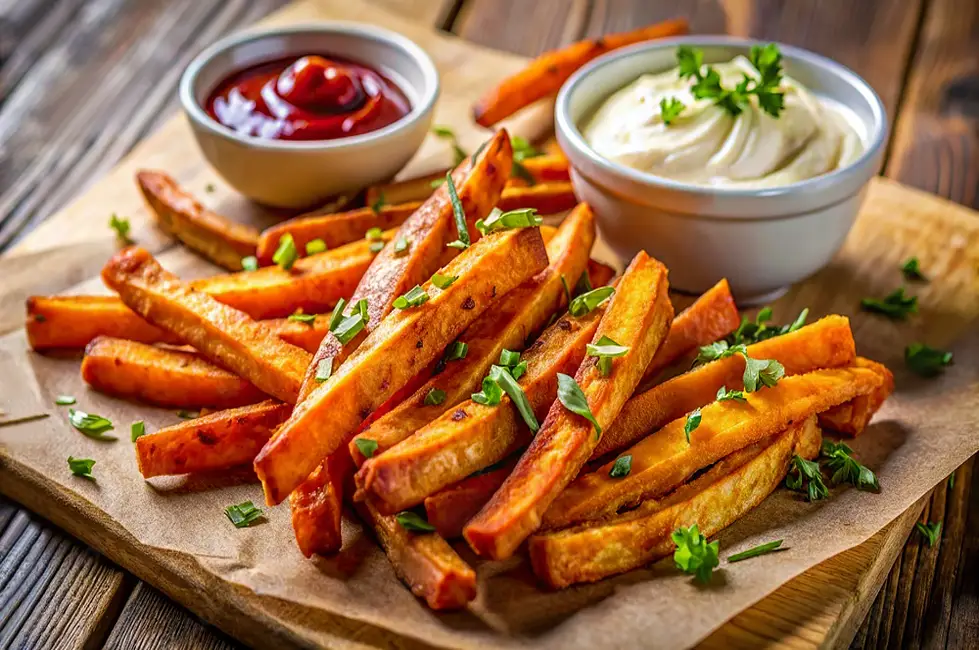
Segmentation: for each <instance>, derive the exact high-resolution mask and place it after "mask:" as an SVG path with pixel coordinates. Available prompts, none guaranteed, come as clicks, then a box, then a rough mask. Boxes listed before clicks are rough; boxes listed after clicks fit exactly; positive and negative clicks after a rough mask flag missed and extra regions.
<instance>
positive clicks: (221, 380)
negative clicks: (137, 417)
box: [82, 336, 266, 409]
mask: <svg viewBox="0 0 979 650" xmlns="http://www.w3.org/2000/svg"><path fill="white" fill-rule="evenodd" d="M82 379H84V380H85V382H86V383H87V384H88V385H89V386H91V387H92V388H94V389H95V390H98V391H100V392H103V393H106V394H108V395H113V396H116V397H121V398H123V399H135V400H139V401H142V402H147V403H149V404H155V405H157V406H164V407H172V408H190V409H197V408H202V407H205V406H209V407H214V408H219V409H225V408H232V407H235V406H244V405H246V404H255V403H257V402H261V401H262V400H264V399H266V396H265V395H264V394H263V393H262V392H261V391H260V390H258V389H257V388H255V387H254V386H252V385H251V384H249V383H248V382H247V381H245V380H244V379H241V378H240V377H237V376H236V375H234V374H232V373H230V372H228V371H227V370H223V369H222V368H218V367H217V366H215V365H213V364H210V363H208V362H207V361H205V360H204V359H202V358H201V357H200V356H198V355H197V354H195V353H193V352H184V351H181V350H172V349H165V348H158V347H154V346H152V345H147V344H145V343H137V342H135V341H125V340H122V339H113V338H108V337H104V336H101V337H99V338H96V339H95V340H93V341H92V342H91V343H89V344H88V347H87V348H86V349H85V358H84V359H83V360H82Z"/></svg>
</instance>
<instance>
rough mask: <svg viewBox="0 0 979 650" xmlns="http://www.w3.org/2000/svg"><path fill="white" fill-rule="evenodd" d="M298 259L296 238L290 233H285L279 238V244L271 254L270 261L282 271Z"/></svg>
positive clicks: (289, 267) (290, 266) (286, 269)
mask: <svg viewBox="0 0 979 650" xmlns="http://www.w3.org/2000/svg"><path fill="white" fill-rule="evenodd" d="M297 259H299V251H297V250H296V240H295V239H293V238H292V234H291V233H286V234H284V235H282V237H280V238H279V246H278V248H276V249H275V254H274V255H272V261H273V262H274V263H275V264H277V265H278V266H279V268H281V269H282V270H284V271H288V270H289V269H291V268H292V265H293V264H295V263H296V260H297Z"/></svg>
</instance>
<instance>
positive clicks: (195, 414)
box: [177, 410, 201, 420]
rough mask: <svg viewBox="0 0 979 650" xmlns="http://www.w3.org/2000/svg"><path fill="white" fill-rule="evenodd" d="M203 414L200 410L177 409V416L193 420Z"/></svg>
mask: <svg viewBox="0 0 979 650" xmlns="http://www.w3.org/2000/svg"><path fill="white" fill-rule="evenodd" d="M200 416H201V414H200V412H199V411H184V410H180V411H177V417H178V418H183V419H184V420H193V419H194V418H199V417H200Z"/></svg>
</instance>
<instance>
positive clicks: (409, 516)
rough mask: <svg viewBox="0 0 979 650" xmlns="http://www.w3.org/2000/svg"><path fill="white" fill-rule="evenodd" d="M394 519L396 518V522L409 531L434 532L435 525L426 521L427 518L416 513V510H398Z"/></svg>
mask: <svg viewBox="0 0 979 650" xmlns="http://www.w3.org/2000/svg"><path fill="white" fill-rule="evenodd" d="M395 520H397V522H398V523H399V524H401V527H402V528H404V529H405V530H408V531H411V532H413V533H434V532H435V526H433V525H432V524H430V523H428V520H426V519H425V518H424V517H422V516H421V515H420V514H418V513H417V512H413V511H411V510H405V511H403V512H399V513H398V514H397V515H395Z"/></svg>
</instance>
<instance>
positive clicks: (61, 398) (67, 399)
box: [54, 395, 75, 406]
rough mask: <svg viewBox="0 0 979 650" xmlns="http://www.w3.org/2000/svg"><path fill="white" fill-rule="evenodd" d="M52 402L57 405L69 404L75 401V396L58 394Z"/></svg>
mask: <svg viewBox="0 0 979 650" xmlns="http://www.w3.org/2000/svg"><path fill="white" fill-rule="evenodd" d="M54 403H55V404H57V405H58V406H71V405H72V404H74V403H75V398H74V397H72V396H71V395H58V396H57V397H56V398H55V399H54Z"/></svg>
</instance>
